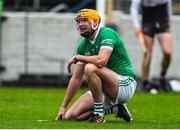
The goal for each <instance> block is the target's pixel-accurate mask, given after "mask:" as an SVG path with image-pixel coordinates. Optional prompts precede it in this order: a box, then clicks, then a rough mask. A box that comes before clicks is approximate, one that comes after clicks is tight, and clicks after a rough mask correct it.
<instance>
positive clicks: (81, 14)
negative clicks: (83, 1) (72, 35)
mask: <svg viewBox="0 0 180 130" xmlns="http://www.w3.org/2000/svg"><path fill="white" fill-rule="evenodd" d="M83 19H84V20H87V21H90V22H91V29H90V30H91V32H81V31H80V34H81V36H83V37H85V38H88V37H90V36H91V35H92V34H93V33H94V32H95V30H96V29H97V28H98V26H99V23H100V21H101V18H100V15H99V13H98V12H97V11H96V10H93V9H82V10H80V11H78V12H77V13H76V17H75V20H76V22H77V23H79V21H80V20H83ZM93 22H97V23H98V24H97V26H95V27H94V25H93ZM78 30H80V29H79V28H78Z"/></svg>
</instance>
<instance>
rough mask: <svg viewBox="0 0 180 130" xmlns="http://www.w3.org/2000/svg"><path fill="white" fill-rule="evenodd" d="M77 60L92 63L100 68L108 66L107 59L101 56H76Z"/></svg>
mask: <svg viewBox="0 0 180 130" xmlns="http://www.w3.org/2000/svg"><path fill="white" fill-rule="evenodd" d="M76 58H77V59H78V60H79V61H81V62H84V63H92V64H95V65H97V66H98V67H104V66H106V64H107V58H103V57H101V56H99V55H93V56H84V55H76Z"/></svg>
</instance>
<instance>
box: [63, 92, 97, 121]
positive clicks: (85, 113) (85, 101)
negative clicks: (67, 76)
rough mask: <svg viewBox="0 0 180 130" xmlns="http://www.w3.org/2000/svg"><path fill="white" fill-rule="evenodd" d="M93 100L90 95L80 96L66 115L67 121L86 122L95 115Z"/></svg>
mask: <svg viewBox="0 0 180 130" xmlns="http://www.w3.org/2000/svg"><path fill="white" fill-rule="evenodd" d="M93 102H94V101H93V98H92V95H90V94H89V93H85V94H83V95H82V96H80V97H79V98H78V99H77V100H76V101H75V102H74V103H73V104H72V106H71V107H70V108H69V109H68V110H67V112H66V114H65V120H86V119H88V118H89V117H90V116H91V115H92V114H93V113H92V111H93Z"/></svg>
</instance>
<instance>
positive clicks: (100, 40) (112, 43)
mask: <svg viewBox="0 0 180 130" xmlns="http://www.w3.org/2000/svg"><path fill="white" fill-rule="evenodd" d="M100 48H109V49H111V50H112V53H111V56H110V57H109V60H108V63H107V66H106V67H107V68H109V69H110V70H112V71H114V72H116V73H117V74H119V75H123V76H130V77H133V78H134V70H133V67H132V64H131V62H130V59H129V56H128V53H127V51H126V49H125V46H124V43H123V41H122V39H121V37H120V36H119V34H117V33H116V32H115V31H114V30H112V29H110V28H107V27H101V28H100V29H99V32H97V34H96V38H95V40H94V41H93V42H92V41H90V40H89V39H87V38H83V39H82V40H81V41H80V43H79V46H78V48H77V53H78V54H80V55H86V56H92V55H98V52H99V50H100Z"/></svg>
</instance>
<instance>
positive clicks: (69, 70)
mask: <svg viewBox="0 0 180 130" xmlns="http://www.w3.org/2000/svg"><path fill="white" fill-rule="evenodd" d="M72 64H74V60H73V59H70V60H69V61H68V63H67V71H68V73H71V65H72Z"/></svg>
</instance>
